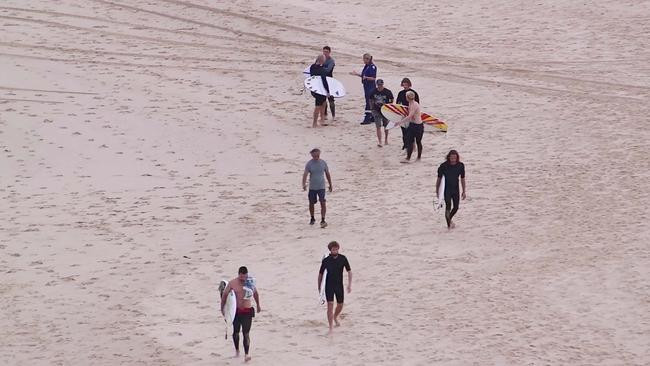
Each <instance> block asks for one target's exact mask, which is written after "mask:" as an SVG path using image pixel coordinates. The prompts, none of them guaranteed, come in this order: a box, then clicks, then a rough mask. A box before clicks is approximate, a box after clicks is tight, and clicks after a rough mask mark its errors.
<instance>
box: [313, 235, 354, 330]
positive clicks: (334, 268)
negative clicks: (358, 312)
mask: <svg viewBox="0 0 650 366" xmlns="http://www.w3.org/2000/svg"><path fill="white" fill-rule="evenodd" d="M327 249H329V251H330V254H329V255H328V256H327V257H325V258H323V261H322V262H321V265H320V269H319V270H318V292H320V291H321V283H322V280H323V273H324V272H325V270H327V277H326V278H325V297H326V299H327V322H328V323H329V334H332V330H333V329H334V324H336V326H337V327H338V326H340V325H341V323H340V322H339V315H341V312H342V311H343V298H344V291H343V290H344V289H343V269H344V268H345V270H346V271H347V272H348V293H350V292H352V270H351V269H350V262H348V258H346V257H345V256H344V255H343V254H339V250H340V249H341V246H340V245H339V243H337V242H336V241H332V242H330V243H329V244H328V245H327ZM334 296H336V310H334Z"/></svg>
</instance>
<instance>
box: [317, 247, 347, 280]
mask: <svg viewBox="0 0 650 366" xmlns="http://www.w3.org/2000/svg"><path fill="white" fill-rule="evenodd" d="M343 268H345V269H346V270H347V271H348V272H350V263H348V259H347V258H346V257H345V256H344V255H343V254H339V255H337V256H336V257H333V256H332V255H331V254H330V255H328V256H327V257H325V258H323V262H322V263H321V265H320V270H319V273H321V274H322V273H323V271H325V270H327V279H326V280H325V287H336V286H343Z"/></svg>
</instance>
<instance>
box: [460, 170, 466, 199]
mask: <svg viewBox="0 0 650 366" xmlns="http://www.w3.org/2000/svg"><path fill="white" fill-rule="evenodd" d="M461 164H463V163H461ZM462 168H463V170H461V172H460V185H461V186H462V187H463V193H462V197H463V199H465V197H466V196H465V164H463V165H462Z"/></svg>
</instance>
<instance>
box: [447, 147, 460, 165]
mask: <svg viewBox="0 0 650 366" xmlns="http://www.w3.org/2000/svg"><path fill="white" fill-rule="evenodd" d="M452 155H456V160H458V162H459V163H460V154H458V151H456V150H450V151H449V152H448V153H447V162H448V163H449V158H450V157H451V156H452Z"/></svg>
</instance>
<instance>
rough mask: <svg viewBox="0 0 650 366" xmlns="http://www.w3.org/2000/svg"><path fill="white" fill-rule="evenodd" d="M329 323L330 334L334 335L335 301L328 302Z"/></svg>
mask: <svg viewBox="0 0 650 366" xmlns="http://www.w3.org/2000/svg"><path fill="white" fill-rule="evenodd" d="M327 323H328V324H329V326H330V330H329V333H330V334H332V330H333V329H334V301H328V302H327Z"/></svg>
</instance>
